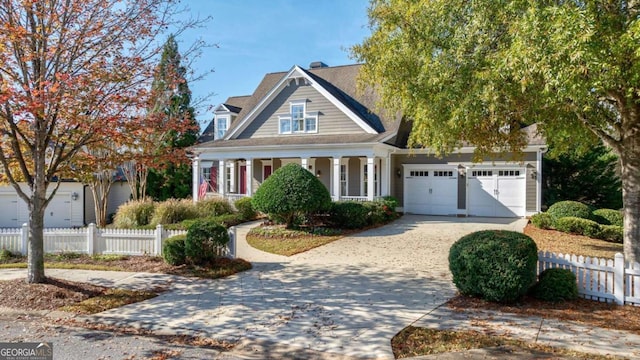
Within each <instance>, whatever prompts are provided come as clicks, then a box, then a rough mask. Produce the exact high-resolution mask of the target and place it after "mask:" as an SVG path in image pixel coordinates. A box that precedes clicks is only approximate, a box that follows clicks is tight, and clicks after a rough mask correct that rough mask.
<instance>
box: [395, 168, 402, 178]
mask: <svg viewBox="0 0 640 360" xmlns="http://www.w3.org/2000/svg"><path fill="white" fill-rule="evenodd" d="M396 175H397V176H398V177H402V170H400V168H397V169H396Z"/></svg>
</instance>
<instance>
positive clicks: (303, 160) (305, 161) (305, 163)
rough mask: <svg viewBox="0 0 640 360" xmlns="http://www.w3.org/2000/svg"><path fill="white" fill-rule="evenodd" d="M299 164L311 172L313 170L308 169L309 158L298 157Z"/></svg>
mask: <svg viewBox="0 0 640 360" xmlns="http://www.w3.org/2000/svg"><path fill="white" fill-rule="evenodd" d="M300 166H302V168H303V169H305V170H307V171H311V172H313V170H309V158H300Z"/></svg>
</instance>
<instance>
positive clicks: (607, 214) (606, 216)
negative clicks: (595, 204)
mask: <svg viewBox="0 0 640 360" xmlns="http://www.w3.org/2000/svg"><path fill="white" fill-rule="evenodd" d="M593 219H594V220H596V221H597V222H599V223H600V224H603V225H616V226H624V217H623V216H622V212H621V211H619V210H613V209H598V210H595V211H594V212H593Z"/></svg>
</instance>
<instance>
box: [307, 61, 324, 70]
mask: <svg viewBox="0 0 640 360" xmlns="http://www.w3.org/2000/svg"><path fill="white" fill-rule="evenodd" d="M325 67H329V65H327V64H325V63H323V62H322V61H314V62H312V63H311V64H309V69H319V68H325Z"/></svg>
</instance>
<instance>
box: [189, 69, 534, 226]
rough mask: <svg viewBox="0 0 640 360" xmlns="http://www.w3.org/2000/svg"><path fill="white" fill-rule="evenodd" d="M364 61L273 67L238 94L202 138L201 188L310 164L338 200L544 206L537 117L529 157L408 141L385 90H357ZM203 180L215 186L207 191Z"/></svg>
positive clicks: (236, 184)
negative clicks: (386, 106)
mask: <svg viewBox="0 0 640 360" xmlns="http://www.w3.org/2000/svg"><path fill="white" fill-rule="evenodd" d="M360 67H361V65H347V66H335V67H329V66H326V65H325V64H323V63H321V62H314V63H312V64H311V66H310V67H309V68H308V69H304V68H302V67H300V66H293V67H292V68H291V69H290V70H289V71H287V72H277V73H270V74H267V75H266V76H265V77H264V78H263V79H262V82H261V83H260V84H259V85H258V87H257V88H256V90H255V91H254V93H253V94H252V95H249V96H234V97H230V98H228V99H227V101H225V103H223V104H220V105H219V106H218V107H217V108H216V109H215V111H214V119H213V121H212V122H211V123H210V124H209V126H208V127H207V128H206V129H205V131H204V132H203V134H202V136H201V137H200V139H199V144H197V145H195V146H194V147H192V149H191V150H192V152H193V158H192V165H193V197H194V199H196V200H197V199H198V197H199V195H200V197H202V196H203V195H204V196H222V197H226V198H229V199H232V200H233V199H237V198H239V197H243V196H250V195H251V194H253V193H254V192H255V191H256V189H257V188H258V186H260V184H261V183H262V182H263V181H264V180H265V179H266V178H268V177H269V175H270V174H271V173H272V172H273V171H275V170H276V169H278V168H279V167H281V166H283V165H285V164H288V163H297V164H300V165H301V166H302V167H304V168H305V169H308V170H309V171H311V172H312V173H313V174H315V175H316V176H317V177H318V179H319V180H320V181H321V182H322V183H323V184H324V185H325V186H326V187H327V189H329V191H330V193H331V196H332V198H333V199H334V200H354V201H363V200H373V199H375V198H377V197H381V196H387V195H391V196H394V197H396V198H397V199H398V200H399V203H400V206H401V207H402V208H401V209H400V210H402V211H404V212H405V213H414V214H431V215H456V216H490V217H523V216H528V215H531V214H534V213H537V212H539V211H540V204H541V179H542V177H541V170H542V167H541V166H542V165H541V159H542V154H543V152H544V151H545V149H546V145H545V142H544V140H543V139H542V138H541V137H540V136H538V134H537V131H536V127H535V125H533V126H530V127H528V128H525V129H523V131H526V133H527V136H528V138H529V145H528V146H527V147H526V148H525V149H524V158H523V159H524V160H523V161H522V162H513V161H511V158H510V157H509V156H505V157H503V158H493V159H491V160H487V161H484V162H481V163H474V162H472V158H473V151H474V148H473V147H471V146H464V147H461V148H459V149H458V150H457V151H456V152H455V153H454V154H451V155H449V156H447V157H444V158H437V157H434V156H431V155H429V154H428V151H427V150H419V149H412V150H411V149H407V146H406V145H407V138H408V135H409V132H410V123H409V122H407V121H405V120H404V119H402V118H401V117H400V116H397V115H391V116H390V115H389V114H385V113H384V112H376V111H375V109H376V107H375V94H373V93H371V92H364V93H360V92H357V91H356V77H357V74H358V71H359V69H360ZM201 184H204V185H202V186H203V188H202V189H203V190H204V187H206V192H205V193H201V192H199V191H198V190H199V189H201Z"/></svg>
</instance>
